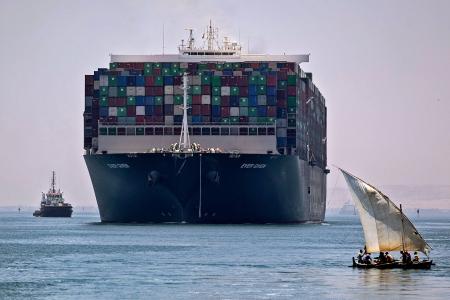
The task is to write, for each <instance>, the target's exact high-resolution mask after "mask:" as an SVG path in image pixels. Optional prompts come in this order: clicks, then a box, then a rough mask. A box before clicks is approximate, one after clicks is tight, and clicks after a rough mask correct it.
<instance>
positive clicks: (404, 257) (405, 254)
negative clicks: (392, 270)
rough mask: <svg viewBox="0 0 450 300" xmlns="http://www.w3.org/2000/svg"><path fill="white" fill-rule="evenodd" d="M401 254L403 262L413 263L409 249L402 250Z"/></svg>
mask: <svg viewBox="0 0 450 300" xmlns="http://www.w3.org/2000/svg"><path fill="white" fill-rule="evenodd" d="M400 254H401V255H402V263H404V264H409V263H411V254H409V252H408V251H406V250H405V251H400Z"/></svg>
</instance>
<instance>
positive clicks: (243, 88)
mask: <svg viewBox="0 0 450 300" xmlns="http://www.w3.org/2000/svg"><path fill="white" fill-rule="evenodd" d="M239 96H241V97H247V96H248V86H241V87H239Z"/></svg>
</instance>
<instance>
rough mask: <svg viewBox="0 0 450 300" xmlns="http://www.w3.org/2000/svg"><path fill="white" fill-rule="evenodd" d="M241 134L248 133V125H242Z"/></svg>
mask: <svg viewBox="0 0 450 300" xmlns="http://www.w3.org/2000/svg"><path fill="white" fill-rule="evenodd" d="M239 135H248V127H240V128H239Z"/></svg>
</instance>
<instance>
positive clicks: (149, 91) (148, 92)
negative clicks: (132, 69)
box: [145, 86, 154, 96]
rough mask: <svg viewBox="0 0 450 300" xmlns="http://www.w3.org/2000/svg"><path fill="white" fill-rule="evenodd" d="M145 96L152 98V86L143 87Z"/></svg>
mask: <svg viewBox="0 0 450 300" xmlns="http://www.w3.org/2000/svg"><path fill="white" fill-rule="evenodd" d="M145 96H154V95H153V87H152V86H146V87H145Z"/></svg>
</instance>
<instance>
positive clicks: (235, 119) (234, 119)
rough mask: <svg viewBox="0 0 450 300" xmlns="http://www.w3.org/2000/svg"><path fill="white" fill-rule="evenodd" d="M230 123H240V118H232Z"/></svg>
mask: <svg viewBox="0 0 450 300" xmlns="http://www.w3.org/2000/svg"><path fill="white" fill-rule="evenodd" d="M230 123H232V124H237V123H239V117H230Z"/></svg>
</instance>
